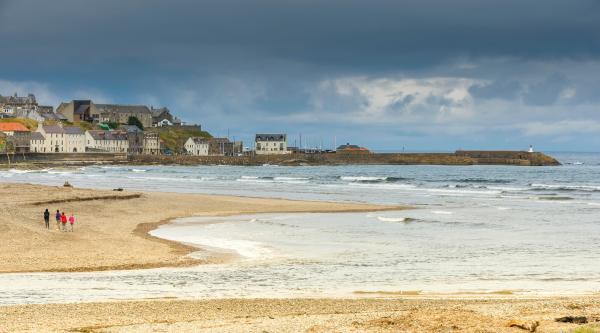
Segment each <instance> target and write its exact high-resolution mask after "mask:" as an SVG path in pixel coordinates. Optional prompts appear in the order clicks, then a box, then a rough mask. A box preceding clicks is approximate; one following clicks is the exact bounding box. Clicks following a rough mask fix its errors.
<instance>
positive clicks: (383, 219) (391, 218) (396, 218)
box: [377, 216, 407, 222]
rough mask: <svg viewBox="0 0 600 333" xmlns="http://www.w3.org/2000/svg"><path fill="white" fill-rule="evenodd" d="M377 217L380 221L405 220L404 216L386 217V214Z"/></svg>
mask: <svg viewBox="0 0 600 333" xmlns="http://www.w3.org/2000/svg"><path fill="white" fill-rule="evenodd" d="M377 219H378V220H379V221H381V222H406V221H407V218H406V217H386V216H377Z"/></svg>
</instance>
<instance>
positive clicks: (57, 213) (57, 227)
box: [55, 209, 61, 230]
mask: <svg viewBox="0 0 600 333" xmlns="http://www.w3.org/2000/svg"><path fill="white" fill-rule="evenodd" d="M55 217H56V230H60V220H61V215H60V212H59V211H58V209H57V210H56V215H55Z"/></svg>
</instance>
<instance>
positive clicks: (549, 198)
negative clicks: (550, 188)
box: [536, 196, 573, 201]
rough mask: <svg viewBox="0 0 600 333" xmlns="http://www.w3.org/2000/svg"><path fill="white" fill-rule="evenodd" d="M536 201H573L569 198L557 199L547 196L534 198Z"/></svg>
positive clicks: (557, 197)
mask: <svg viewBox="0 0 600 333" xmlns="http://www.w3.org/2000/svg"><path fill="white" fill-rule="evenodd" d="M536 199H537V200H556V201H565V200H573V198H571V197H565V196H562V197H559V196H548V197H536Z"/></svg>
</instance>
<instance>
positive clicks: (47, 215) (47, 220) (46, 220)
mask: <svg viewBox="0 0 600 333" xmlns="http://www.w3.org/2000/svg"><path fill="white" fill-rule="evenodd" d="M44 223H45V224H46V229H50V211H48V208H46V210H45V211H44Z"/></svg>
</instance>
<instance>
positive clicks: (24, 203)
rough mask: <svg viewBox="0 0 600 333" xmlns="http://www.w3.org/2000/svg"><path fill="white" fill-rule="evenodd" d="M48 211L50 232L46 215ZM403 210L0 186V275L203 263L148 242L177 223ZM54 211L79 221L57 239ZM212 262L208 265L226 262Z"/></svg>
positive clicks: (185, 250) (177, 247)
mask: <svg viewBox="0 0 600 333" xmlns="http://www.w3.org/2000/svg"><path fill="white" fill-rule="evenodd" d="M46 208H48V209H49V210H50V212H51V219H50V220H51V221H50V227H51V228H50V230H46V229H45V228H44V221H43V215H42V214H43V211H44V209H46ZM399 208H401V207H391V206H375V205H362V204H350V203H328V202H308V201H293V200H276V199H255V198H245V197H228V196H212V195H211V196H209V195H196V194H175V193H151V192H147V193H142V192H130V191H123V192H117V191H106V190H90V189H75V188H64V187H50V186H40V185H27V184H1V185H0V209H1V210H2V212H3V214H1V215H0V273H7V272H38V271H45V272H59V271H94V270H111V269H133V268H151V267H163V266H170V267H171V266H172V267H175V266H183V265H192V264H199V263H202V262H199V261H198V260H194V259H191V258H189V257H187V256H186V255H187V254H189V253H190V252H193V251H198V250H199V249H197V248H193V247H190V246H186V245H182V244H179V243H174V242H170V241H166V240H162V239H159V238H155V237H152V236H150V235H148V233H147V232H148V231H150V230H152V229H154V228H156V227H158V226H159V225H160V224H162V223H167V222H168V221H169V220H172V219H174V218H178V217H187V216H202V215H204V216H206V215H215V216H216V215H234V214H247V213H268V212H350V211H374V210H386V209H399ZM56 209H60V210H61V211H63V210H64V211H65V213H66V214H67V215H69V214H71V213H74V214H75V216H76V217H77V222H76V224H75V232H73V233H71V232H60V231H58V230H57V227H56V223H55V221H54V212H55V211H56ZM225 259H226V258H224V257H223V256H222V255H215V256H212V257H211V256H209V259H206V260H208V261H210V262H215V261H216V262H218V261H222V260H225Z"/></svg>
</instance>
